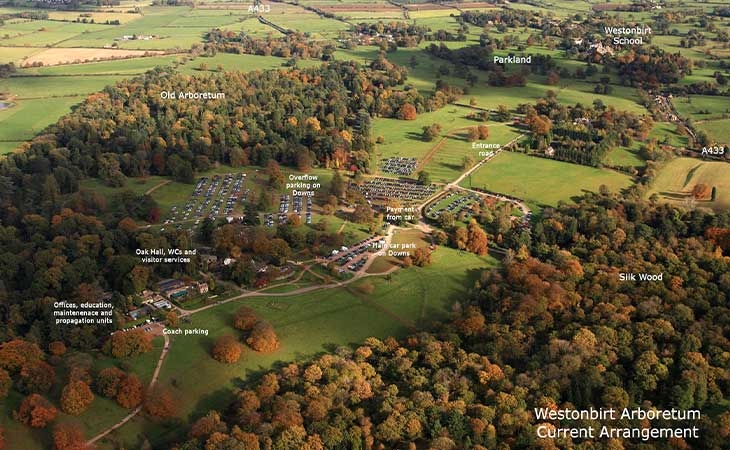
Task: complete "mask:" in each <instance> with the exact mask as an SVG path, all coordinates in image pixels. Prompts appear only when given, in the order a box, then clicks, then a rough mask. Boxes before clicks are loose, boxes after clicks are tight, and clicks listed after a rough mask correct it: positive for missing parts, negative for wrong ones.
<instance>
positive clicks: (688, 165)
mask: <svg viewBox="0 0 730 450" xmlns="http://www.w3.org/2000/svg"><path fill="white" fill-rule="evenodd" d="M699 183H704V184H707V185H708V186H710V187H715V188H716V190H717V198H716V199H715V201H714V202H712V201H702V200H699V201H696V202H695V203H694V205H695V206H699V207H709V208H712V209H715V210H718V211H719V210H727V209H728V208H730V165H728V164H727V163H724V162H715V161H702V160H699V159H696V158H677V159H675V160H672V161H670V162H669V163H668V164H667V165H666V166H664V167H663V168H662V169H661V171H660V172H659V174H658V175H657V177H656V179H655V180H654V183H652V185H651V190H650V191H649V192H648V193H647V197H650V196H651V195H653V194H658V195H659V198H660V199H661V200H662V201H666V202H669V203H672V204H675V205H678V206H686V205H688V204H689V203H690V202H688V199H689V193H690V192H691V191H692V188H693V187H694V186H695V185H696V184H699Z"/></svg>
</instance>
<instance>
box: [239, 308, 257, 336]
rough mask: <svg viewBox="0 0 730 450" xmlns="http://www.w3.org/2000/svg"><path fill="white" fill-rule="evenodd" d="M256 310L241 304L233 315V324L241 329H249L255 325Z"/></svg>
mask: <svg viewBox="0 0 730 450" xmlns="http://www.w3.org/2000/svg"><path fill="white" fill-rule="evenodd" d="M257 321H258V317H256V312H254V310H253V309H251V308H249V307H248V306H241V307H240V308H238V310H237V311H236V314H234V316H233V326H234V327H236V328H237V329H239V330H242V331H249V330H251V329H252V328H253V326H254V325H256V322H257Z"/></svg>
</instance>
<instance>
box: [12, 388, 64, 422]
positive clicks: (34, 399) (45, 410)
mask: <svg viewBox="0 0 730 450" xmlns="http://www.w3.org/2000/svg"><path fill="white" fill-rule="evenodd" d="M57 415H58V410H57V409H56V408H55V407H54V406H53V405H52V404H51V402H49V401H48V400H47V399H46V398H45V397H43V396H42V395H39V394H30V395H29V396H27V397H25V398H24V399H23V401H22V402H21V403H20V408H19V409H18V411H17V413H16V417H17V419H18V421H19V422H20V423H22V424H23V425H27V426H29V427H33V428H44V427H46V426H47V425H48V424H49V423H51V422H53V421H54V420H55V419H56V416H57Z"/></svg>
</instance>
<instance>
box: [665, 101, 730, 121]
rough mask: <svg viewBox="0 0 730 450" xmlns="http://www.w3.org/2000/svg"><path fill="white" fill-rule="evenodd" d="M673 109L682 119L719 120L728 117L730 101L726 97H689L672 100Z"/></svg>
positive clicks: (729, 114)
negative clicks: (675, 109)
mask: <svg viewBox="0 0 730 450" xmlns="http://www.w3.org/2000/svg"><path fill="white" fill-rule="evenodd" d="M672 103H673V104H674V107H675V108H677V112H678V113H679V115H680V116H682V117H691V118H692V119H694V120H708V119H719V118H722V117H728V116H730V100H728V98H727V97H721V96H710V95H691V96H689V97H681V98H674V99H673V100H672Z"/></svg>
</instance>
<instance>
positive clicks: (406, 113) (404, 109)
mask: <svg viewBox="0 0 730 450" xmlns="http://www.w3.org/2000/svg"><path fill="white" fill-rule="evenodd" d="M416 116H417V113H416V107H415V106H413V105H411V104H410V103H406V104H404V105H403V106H401V108H400V110H399V111H398V118H399V119H402V120H416Z"/></svg>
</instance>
